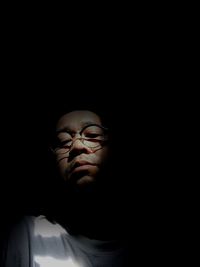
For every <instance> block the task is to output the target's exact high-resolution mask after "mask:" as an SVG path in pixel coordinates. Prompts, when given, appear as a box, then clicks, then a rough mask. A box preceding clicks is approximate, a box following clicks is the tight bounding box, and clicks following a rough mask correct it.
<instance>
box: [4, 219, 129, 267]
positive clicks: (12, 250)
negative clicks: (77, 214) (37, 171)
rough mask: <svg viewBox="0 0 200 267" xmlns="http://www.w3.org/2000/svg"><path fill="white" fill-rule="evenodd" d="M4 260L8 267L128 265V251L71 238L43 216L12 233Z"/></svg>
mask: <svg viewBox="0 0 200 267" xmlns="http://www.w3.org/2000/svg"><path fill="white" fill-rule="evenodd" d="M80 223H81V222H80ZM5 259H6V261H5V262H6V263H5V267H67V266H68V267H122V266H123V267H124V266H126V264H125V262H124V260H125V250H124V249H123V248H122V247H121V246H119V243H117V242H115V241H99V240H92V239H89V238H86V237H83V236H73V235H70V234H69V233H68V232H67V231H66V230H65V229H64V228H63V227H62V226H61V225H60V224H57V223H52V222H50V221H48V220H47V219H46V218H45V217H44V216H39V217H33V216H27V217H25V218H24V219H23V220H22V221H21V223H20V224H19V225H18V226H17V227H16V228H15V230H14V231H13V232H12V233H11V238H10V240H9V242H8V247H7V249H6V255H5Z"/></svg>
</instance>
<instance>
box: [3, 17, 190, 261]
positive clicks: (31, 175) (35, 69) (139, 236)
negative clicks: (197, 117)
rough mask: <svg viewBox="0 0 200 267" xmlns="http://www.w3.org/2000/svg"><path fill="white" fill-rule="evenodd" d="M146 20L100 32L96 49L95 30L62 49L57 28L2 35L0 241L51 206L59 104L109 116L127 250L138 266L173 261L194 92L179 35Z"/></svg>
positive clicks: (176, 30) (77, 33) (78, 33)
mask: <svg viewBox="0 0 200 267" xmlns="http://www.w3.org/2000/svg"><path fill="white" fill-rule="evenodd" d="M142 21H143V20H142V18H140V20H138V21H137V23H136V24H135V27H134V28H132V27H127V26H128V25H129V26H130V25H131V24H130V23H129V22H127V24H126V26H125V27H122V26H121V24H118V25H115V26H117V27H109V28H108V29H107V32H106V33H105V32H102V31H99V30H98V31H97V32H96V31H94V32H95V33H96V34H94V35H95V37H94V36H93V37H94V38H92V42H89V36H90V34H91V31H88V32H87V31H86V30H85V28H81V26H79V27H77V30H78V31H74V32H73V31H71V32H70V36H71V37H75V36H76V37H78V40H77V38H68V39H67V41H66V40H65V38H64V34H63V33H62V31H61V32H59V30H58V28H54V27H53V25H52V27H50V28H49V29H47V28H48V27H38V28H37V29H39V30H38V31H37V30H35V25H30V26H28V27H27V29H26V27H25V26H24V25H25V24H26V23H24V21H22V22H21V23H20V25H17V24H15V23H13V24H12V25H11V27H9V30H5V37H6V38H4V41H3V44H2V45H3V46H4V48H2V56H3V60H2V72H1V77H2V79H1V93H0V94H1V97H0V104H1V110H0V112H1V117H0V118H1V182H0V183H1V189H0V200H1V228H0V230H1V237H2V239H3V238H4V236H6V233H7V231H8V230H9V228H10V226H11V225H12V224H13V223H15V221H16V220H17V219H18V218H19V217H20V216H22V215H24V214H38V213H40V212H41V210H43V205H44V206H45V205H46V202H48V201H46V200H48V197H49V192H48V189H47V188H48V182H49V179H51V178H49V177H51V173H50V170H49V166H48V155H47V154H48V153H47V150H48V140H49V139H48V133H49V126H50V124H51V121H52V118H53V120H54V118H55V114H57V113H59V110H60V108H61V109H62V107H63V105H66V106H67V109H68V108H69V109H70V108H71V107H72V108H73V107H74V103H75V104H76V107H77V106H79V103H82V102H86V103H87V104H86V105H87V106H88V107H90V106H91V107H92V108H93V107H95V108H98V109H100V110H104V111H105V112H108V113H109V114H110V115H111V116H112V117H113V121H114V127H115V128H116V132H117V133H120V137H119V140H120V142H119V146H118V151H117V152H118V153H119V155H120V157H117V160H118V161H120V163H121V164H118V162H117V164H116V165H117V167H119V172H118V176H119V177H120V178H121V179H123V182H124V179H126V180H125V181H126V187H125V189H126V191H125V192H124V191H123V194H122V195H121V196H120V197H121V198H122V199H125V203H126V206H125V210H126V212H125V214H126V216H127V217H126V222H127V226H128V227H127V229H128V230H129V239H130V244H131V246H132V248H133V249H136V251H137V253H139V255H140V256H141V259H144V258H145V257H146V258H151V259H152V261H153V262H154V261H159V260H158V257H157V256H158V255H161V258H162V259H168V257H172V256H173V255H174V254H177V247H178V246H179V245H180V243H181V240H182V239H183V236H182V235H181V234H180V232H181V230H182V222H181V221H180V219H179V214H180V213H181V211H182V209H183V206H185V200H184V199H183V198H182V194H183V190H182V187H183V186H184V183H185V180H184V179H183V176H182V174H180V172H181V173H183V172H184V169H185V166H183V164H181V162H180V161H181V160H180V154H182V152H183V149H184V147H183V146H182V144H183V142H182V140H183V132H184V131H185V127H184V122H185V120H188V109H189V108H190V104H191V103H190V98H189V97H188V95H189V93H188V90H186V91H184V90H182V88H183V86H184V87H186V88H190V87H191V86H192V81H193V79H191V77H192V75H191V74H190V73H189V71H187V69H186V65H187V64H186V63H187V61H189V57H190V55H188V54H185V50H184V46H183V43H184V40H185V39H184V36H181V30H180V27H178V26H177V28H174V26H173V27H171V28H170V29H169V28H168V27H170V25H167V26H166V24H162V25H160V23H159V21H160V20H155V21H154V22H152V23H151V24H150V23H149V21H148V22H147V21H144V24H142ZM89 24H91V23H89ZM159 25H160V27H159ZM99 28H100V27H99ZM99 28H98V29H99ZM172 29H173V30H172ZM185 30H186V27H184V31H185ZM94 32H93V33H94ZM102 36H103V37H104V38H101V37H102ZM80 44H81V45H80ZM61 103H62V104H61ZM121 134H122V136H123V137H122V139H121ZM116 155H117V154H116ZM184 192H185V191H184ZM186 194H187V192H186ZM127 218H128V219H127ZM143 252H144V255H145V256H144V255H143ZM169 255H170V256H169ZM162 262H163V261H162Z"/></svg>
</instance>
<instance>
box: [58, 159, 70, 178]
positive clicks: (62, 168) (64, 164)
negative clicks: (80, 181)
mask: <svg viewBox="0 0 200 267" xmlns="http://www.w3.org/2000/svg"><path fill="white" fill-rule="evenodd" d="M68 166H69V163H68V159H62V160H60V161H58V170H59V172H60V174H61V175H62V177H65V176H66V171H67V169H68Z"/></svg>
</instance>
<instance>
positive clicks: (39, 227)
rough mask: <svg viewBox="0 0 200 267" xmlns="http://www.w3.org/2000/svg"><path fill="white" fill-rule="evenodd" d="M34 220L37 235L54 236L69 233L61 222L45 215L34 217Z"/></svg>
mask: <svg viewBox="0 0 200 267" xmlns="http://www.w3.org/2000/svg"><path fill="white" fill-rule="evenodd" d="M32 220H33V221H32V222H33V228H34V229H33V231H34V235H35V236H43V237H52V236H59V235H60V234H66V233H67V232H66V230H65V229H64V228H63V227H62V226H61V225H60V224H58V223H56V222H52V221H49V220H48V219H47V218H46V217H45V216H43V215H41V216H38V217H34V218H32Z"/></svg>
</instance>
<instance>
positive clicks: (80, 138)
mask: <svg viewBox="0 0 200 267" xmlns="http://www.w3.org/2000/svg"><path fill="white" fill-rule="evenodd" d="M76 141H80V142H81V144H82V145H83V146H84V147H86V148H88V149H91V148H89V147H88V146H86V145H85V144H84V137H76V138H74V140H73V139H72V143H71V145H70V148H69V151H68V153H70V151H71V150H72V148H73V146H74V144H75V142H76Z"/></svg>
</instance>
